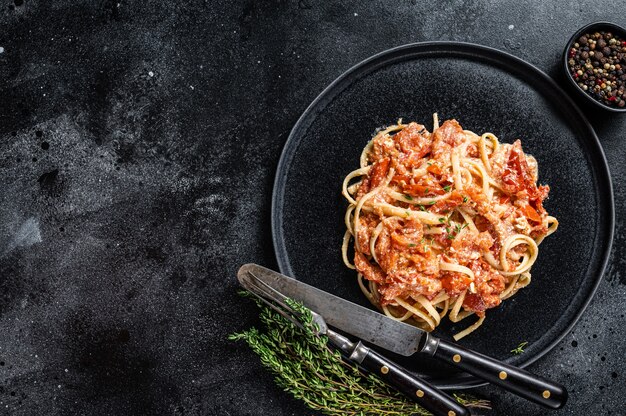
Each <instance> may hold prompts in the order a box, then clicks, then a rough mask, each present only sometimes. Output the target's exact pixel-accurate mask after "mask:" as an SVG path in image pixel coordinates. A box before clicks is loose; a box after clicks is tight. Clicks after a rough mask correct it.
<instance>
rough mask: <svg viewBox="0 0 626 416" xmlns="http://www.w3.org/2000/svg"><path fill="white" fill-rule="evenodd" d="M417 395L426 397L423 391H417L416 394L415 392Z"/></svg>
mask: <svg viewBox="0 0 626 416" xmlns="http://www.w3.org/2000/svg"><path fill="white" fill-rule="evenodd" d="M415 395H416V396H417V397H424V392H423V391H421V390H418V391H416V392H415Z"/></svg>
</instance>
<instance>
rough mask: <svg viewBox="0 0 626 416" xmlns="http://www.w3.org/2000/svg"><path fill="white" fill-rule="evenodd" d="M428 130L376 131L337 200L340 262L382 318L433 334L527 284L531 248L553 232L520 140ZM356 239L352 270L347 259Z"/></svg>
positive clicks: (543, 190)
mask: <svg viewBox="0 0 626 416" xmlns="http://www.w3.org/2000/svg"><path fill="white" fill-rule="evenodd" d="M433 118H434V123H433V124H434V128H433V132H432V133H430V132H428V130H427V129H426V128H425V127H424V126H423V125H420V124H417V123H414V122H412V123H408V124H403V123H402V120H399V121H398V123H397V124H395V125H392V126H390V127H388V128H386V129H383V130H380V131H379V132H378V133H377V134H376V135H375V136H374V138H373V139H372V140H371V141H370V142H369V143H368V144H367V145H366V146H365V148H364V149H363V152H362V154H361V157H360V167H359V168H358V169H356V170H354V171H352V172H350V173H349V174H348V175H347V176H346V178H345V180H344V182H343V189H342V194H343V195H344V197H345V198H346V199H347V201H348V203H349V206H348V209H347V211H346V215H345V223H346V233H345V235H344V239H343V244H342V256H343V260H344V263H345V264H346V265H347V266H348V267H350V268H352V269H356V271H357V272H358V284H359V286H360V288H361V290H362V291H363V293H364V294H365V296H367V298H368V299H369V300H370V302H372V303H373V304H374V305H376V306H377V307H378V308H379V309H381V310H382V311H383V312H384V313H385V314H386V315H387V316H389V317H391V318H394V319H397V320H400V321H405V322H408V323H412V324H414V325H417V326H419V327H420V328H423V329H426V330H429V331H430V330H433V329H434V328H435V327H437V326H438V325H439V323H440V322H441V320H442V319H443V318H444V317H445V316H446V315H448V317H449V319H450V320H451V321H453V322H458V321H460V320H462V319H464V318H466V317H467V316H469V315H472V314H475V315H476V316H477V317H478V319H477V320H476V322H474V323H473V324H471V325H470V326H469V327H468V328H466V329H464V330H463V331H461V332H459V333H457V334H456V335H455V339H457V340H458V339H460V338H462V337H464V336H466V335H468V334H469V333H471V332H472V331H474V330H475V329H476V328H478V327H479V326H480V325H481V324H482V322H483V320H484V319H485V311H486V310H487V309H490V308H493V307H496V306H498V305H499V304H500V302H501V301H502V300H504V299H506V298H508V297H510V296H513V295H514V294H515V293H516V292H517V291H518V290H519V289H520V288H523V287H525V286H526V285H528V284H529V283H530V281H531V274H530V270H531V267H532V265H533V263H534V262H535V260H536V259H537V255H538V253H539V248H538V245H539V243H541V241H542V240H543V239H544V238H545V237H546V236H548V235H550V234H552V233H553V232H554V231H556V228H557V227H558V222H557V220H556V218H554V217H551V216H549V215H548V213H547V212H546V210H545V209H544V207H543V201H544V200H545V199H546V198H547V196H548V192H549V187H548V186H545V185H541V186H538V185H537V175H538V168H537V162H536V160H535V159H534V158H533V157H532V156H530V155H526V154H524V152H523V151H522V146H521V143H520V141H519V140H517V141H516V142H515V143H513V144H505V143H500V142H499V141H498V138H497V137H496V136H495V135H493V134H491V133H485V134H483V135H481V136H479V135H477V134H475V133H473V132H471V131H468V130H463V129H462V128H461V126H460V125H459V123H457V122H456V121H455V120H448V121H445V122H443V124H441V125H440V124H439V119H438V118H437V115H436V114H435V115H434V117H433ZM351 241H354V252H355V253H354V264H352V263H350V256H349V254H348V252H349V248H350V242H351Z"/></svg>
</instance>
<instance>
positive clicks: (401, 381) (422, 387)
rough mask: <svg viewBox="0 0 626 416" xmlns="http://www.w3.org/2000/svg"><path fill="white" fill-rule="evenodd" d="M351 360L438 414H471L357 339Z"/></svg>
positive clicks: (439, 415)
mask: <svg viewBox="0 0 626 416" xmlns="http://www.w3.org/2000/svg"><path fill="white" fill-rule="evenodd" d="M349 358H350V360H352V361H354V362H357V363H359V365H360V366H361V367H363V368H365V369H366V370H367V371H369V372H370V373H373V374H376V375H377V376H378V377H380V378H381V379H383V380H384V381H385V382H386V383H388V384H389V385H391V386H392V387H394V388H395V389H397V390H398V391H400V392H401V393H402V394H404V395H405V396H407V397H408V398H410V399H411V400H414V401H415V402H417V403H418V404H419V405H421V406H422V407H424V408H425V409H426V410H429V411H430V412H432V413H433V414H434V415H435V416H470V412H469V410H468V409H467V408H466V407H465V406H463V405H461V404H460V403H458V402H457V401H456V400H454V399H453V398H452V397H450V396H449V395H448V394H446V393H444V392H443V391H441V390H439V389H438V388H436V387H435V386H433V385H432V384H430V383H428V382H426V381H424V380H422V379H421V378H419V377H416V376H414V375H413V374H411V373H409V372H408V371H407V370H406V369H405V368H403V367H401V366H399V365H397V364H396V363H394V362H393V361H391V360H388V359H387V358H385V357H384V356H382V355H380V354H379V353H377V352H376V351H374V350H372V349H370V348H368V347H366V346H364V345H363V344H362V343H361V342H358V343H357V345H356V347H355V348H354V351H353V352H352V354H351V355H350V357H349Z"/></svg>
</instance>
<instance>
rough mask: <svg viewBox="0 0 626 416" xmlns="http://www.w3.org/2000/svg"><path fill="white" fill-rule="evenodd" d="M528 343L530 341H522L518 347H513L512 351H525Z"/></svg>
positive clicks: (514, 352)
mask: <svg viewBox="0 0 626 416" xmlns="http://www.w3.org/2000/svg"><path fill="white" fill-rule="evenodd" d="M526 345H528V342H526V341H524V342H521V343H520V344H519V345H518V346H517V347H516V348H514V349H512V350H511V352H512V353H513V354H515V355H520V354H521V353H523V352H524V347H525V346H526Z"/></svg>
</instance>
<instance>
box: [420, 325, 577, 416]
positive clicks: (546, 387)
mask: <svg viewBox="0 0 626 416" xmlns="http://www.w3.org/2000/svg"><path fill="white" fill-rule="evenodd" d="M431 338H434V337H431ZM434 340H436V338H434ZM432 341H433V340H432V339H431V342H432ZM438 341H439V345H438V346H437V347H436V349H435V351H434V354H433V355H434V357H435V358H438V359H440V360H442V361H445V362H447V363H449V364H452V365H453V366H455V367H457V368H460V369H462V370H464V371H467V372H468V373H470V374H473V375H475V376H476V377H479V378H481V379H483V380H485V381H488V382H490V383H492V384H495V385H497V386H499V387H502V388H503V389H505V390H508V391H510V392H511V393H514V394H517V395H518V396H521V397H523V398H525V399H528V400H530V401H532V402H535V403H538V404H540V405H542V406H544V407H548V408H550V409H560V408H561V407H563V405H564V404H565V402H566V401H567V390H566V389H565V387H563V386H562V385H561V384H558V383H555V382H554V381H550V380H547V379H545V378H542V377H539V376H536V375H534V374H531V373H529V372H528V371H525V370H522V369H521V368H517V367H514V366H512V365H508V364H505V363H503V362H501V361H498V360H496V359H494V358H491V357H488V356H486V355H483V354H480V353H478V352H475V351H472V350H470V349H467V348H464V347H461V346H460V345H457V344H454V343H452V342H448V341H445V340H443V339H440V340H438Z"/></svg>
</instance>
